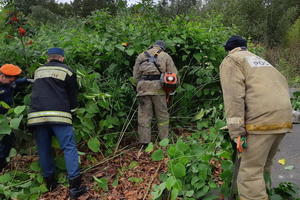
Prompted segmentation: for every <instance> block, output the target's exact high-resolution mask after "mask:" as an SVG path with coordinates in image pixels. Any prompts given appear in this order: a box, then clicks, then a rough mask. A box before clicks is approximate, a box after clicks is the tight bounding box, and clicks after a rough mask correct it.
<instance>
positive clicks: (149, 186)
mask: <svg viewBox="0 0 300 200" xmlns="http://www.w3.org/2000/svg"><path fill="white" fill-rule="evenodd" d="M160 166H161V163H159V165H158V167H157V169H156V171H155V173H154V175H153V176H152V177H151V180H150V182H149V184H148V187H147V190H146V193H145V195H144V198H143V200H145V199H146V198H147V195H148V193H149V191H150V188H151V185H152V182H153V181H154V179H155V177H156V176H157V174H158V170H159V169H160Z"/></svg>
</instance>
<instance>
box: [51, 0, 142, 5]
mask: <svg viewBox="0 0 300 200" xmlns="http://www.w3.org/2000/svg"><path fill="white" fill-rule="evenodd" d="M56 1H58V2H61V3H66V2H67V3H69V2H71V1H72V0H56ZM139 1H140V0H127V2H128V4H134V3H137V2H139Z"/></svg>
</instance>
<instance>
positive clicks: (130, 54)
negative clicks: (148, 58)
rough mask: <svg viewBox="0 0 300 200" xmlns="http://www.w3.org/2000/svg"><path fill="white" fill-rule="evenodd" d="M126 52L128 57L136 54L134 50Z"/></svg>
mask: <svg viewBox="0 0 300 200" xmlns="http://www.w3.org/2000/svg"><path fill="white" fill-rule="evenodd" d="M125 52H126V53H127V55H129V56H132V55H133V54H134V49H126V50H125Z"/></svg>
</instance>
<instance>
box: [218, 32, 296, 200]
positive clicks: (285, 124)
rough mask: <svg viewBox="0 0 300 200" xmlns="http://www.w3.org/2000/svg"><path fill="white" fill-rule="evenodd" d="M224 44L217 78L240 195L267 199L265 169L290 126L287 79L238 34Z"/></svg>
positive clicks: (242, 199)
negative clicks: (237, 163)
mask: <svg viewBox="0 0 300 200" xmlns="http://www.w3.org/2000/svg"><path fill="white" fill-rule="evenodd" d="M224 47H225V50H226V51H228V55H227V56H226V57H225V58H224V60H223V62H222V63H221V65H220V78H221V85H222V90H223V98H224V104H225V114H226V120H227V126H228V130H229V134H230V137H231V138H232V139H233V140H234V141H235V142H236V143H237V148H238V151H239V152H240V156H241V163H240V168H239V171H238V177H237V187H238V193H239V197H240V200H267V199H268V195H267V192H266V185H265V181H264V172H266V173H270V167H271V164H272V159H273V157H274V155H275V154H276V151H277V149H278V146H279V144H280V142H281V140H282V139H283V137H284V136H285V134H286V133H288V132H291V129H292V114H291V113H292V106H291V102H290V98H289V90H288V84H287V81H286V79H285V77H284V76H283V75H282V74H281V73H280V72H279V71H277V70H276V69H275V68H274V67H273V66H272V65H271V64H270V63H269V62H267V61H266V60H264V59H262V58H260V57H259V56H257V55H255V54H253V53H251V52H249V51H248V50H247V41H246V40H245V39H243V38H242V37H240V36H232V37H230V38H229V39H228V41H227V43H226V45H225V46H224ZM241 138H242V139H241ZM243 142H244V143H246V142H247V148H243V144H241V143H243Z"/></svg>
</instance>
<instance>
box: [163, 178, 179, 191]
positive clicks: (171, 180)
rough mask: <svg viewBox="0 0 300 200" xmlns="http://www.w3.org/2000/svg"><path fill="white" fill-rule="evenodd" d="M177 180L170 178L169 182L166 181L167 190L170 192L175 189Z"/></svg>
mask: <svg viewBox="0 0 300 200" xmlns="http://www.w3.org/2000/svg"><path fill="white" fill-rule="evenodd" d="M176 181H177V180H176V178H175V176H170V177H169V178H168V179H167V180H166V188H167V189H168V190H169V191H170V190H171V188H172V187H173V185H175V183H176Z"/></svg>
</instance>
